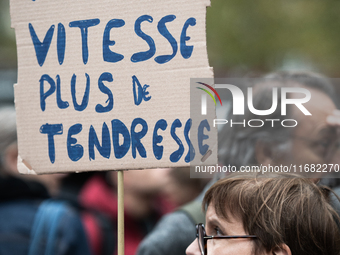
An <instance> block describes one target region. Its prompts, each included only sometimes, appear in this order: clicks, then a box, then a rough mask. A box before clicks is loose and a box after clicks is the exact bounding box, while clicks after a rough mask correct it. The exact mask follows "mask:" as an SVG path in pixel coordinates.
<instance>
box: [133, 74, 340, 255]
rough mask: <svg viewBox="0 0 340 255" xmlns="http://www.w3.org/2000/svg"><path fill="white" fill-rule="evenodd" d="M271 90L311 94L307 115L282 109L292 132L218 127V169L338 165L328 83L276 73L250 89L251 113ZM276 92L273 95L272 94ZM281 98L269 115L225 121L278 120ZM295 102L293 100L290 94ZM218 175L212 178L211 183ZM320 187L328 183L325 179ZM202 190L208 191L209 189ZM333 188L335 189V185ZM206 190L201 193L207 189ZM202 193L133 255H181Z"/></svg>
mask: <svg viewBox="0 0 340 255" xmlns="http://www.w3.org/2000/svg"><path fill="white" fill-rule="evenodd" d="M273 87H277V88H282V87H300V88H306V89H308V90H309V91H310V92H311V98H312V100H311V101H309V102H308V103H306V104H304V106H305V107H306V108H307V109H308V110H309V111H310V112H311V113H312V116H306V115H304V114H302V112H301V111H299V109H297V108H296V109H295V108H293V107H288V111H287V115H286V116H283V117H284V119H296V120H297V121H298V123H299V124H298V126H297V127H296V128H284V127H282V126H280V125H276V127H275V128H272V127H271V122H266V121H265V123H266V125H265V126H263V127H261V128H252V127H249V126H246V127H243V125H236V126H235V127H233V128H230V126H228V125H224V127H223V129H222V131H221V132H220V133H219V138H218V139H219V160H220V163H221V164H222V165H226V166H228V165H229V164H230V165H231V166H236V167H237V168H238V169H239V168H240V167H241V166H250V165H261V164H262V165H269V164H270V165H272V166H275V165H280V164H283V165H288V164H289V165H290V164H296V165H303V164H305V163H308V164H312V163H313V164H327V163H339V158H337V155H338V154H339V150H338V141H339V135H338V129H339V126H340V121H339V120H340V115H339V111H338V110H337V107H336V101H335V99H336V96H335V92H334V89H333V87H332V84H331V83H330V82H329V81H328V79H326V78H325V77H323V76H321V75H319V74H316V73H311V72H300V71H298V72H297V71H287V72H283V71H282V72H276V73H272V74H269V75H267V76H266V77H264V78H263V79H258V80H257V82H256V83H255V84H254V85H253V105H254V108H255V109H259V110H261V109H262V110H266V109H270V108H271V105H272V89H273ZM278 91H279V90H278ZM280 94H281V93H278V109H277V110H276V111H275V112H274V113H273V114H271V115H270V116H256V117H255V116H254V115H253V114H252V113H251V112H249V111H246V112H245V115H244V116H239V117H238V116H237V115H235V116H232V115H231V112H232V107H230V109H229V113H228V114H227V116H226V119H229V118H232V119H233V121H234V122H242V121H243V119H245V120H246V122H247V121H248V120H249V119H263V120H265V119H282V118H283V117H282V116H281V111H280V110H281V97H280ZM290 96H291V97H296V96H297V95H294V94H293V95H290ZM220 177H223V175H221V176H220V175H219V174H215V176H214V180H213V181H212V183H213V182H214V181H216V180H218V179H219V178H220ZM325 182H328V181H327V179H326V181H325ZM212 183H210V184H208V185H207V188H209V185H211V184H212ZM335 185H336V184H335ZM207 188H206V189H207ZM204 193H205V192H204V191H203V193H202V194H201V195H200V196H199V197H197V198H196V199H195V200H194V201H193V202H192V203H191V204H190V205H189V207H190V208H191V209H190V210H189V213H188V210H177V211H175V212H173V213H171V214H168V215H165V216H164V217H163V218H162V219H161V220H160V222H159V223H158V224H157V226H156V227H155V229H154V231H153V232H151V233H150V234H149V235H148V236H147V237H146V238H145V239H144V240H143V241H142V243H141V244H140V246H139V248H138V252H137V254H138V255H171V254H177V255H183V254H185V249H186V248H187V247H188V245H189V244H190V243H191V242H192V241H193V240H194V239H195V235H194V234H193V233H194V231H195V223H196V224H197V223H199V222H200V221H198V220H196V219H203V220H202V221H204V215H203V214H201V215H200V216H197V215H194V214H193V213H192V212H195V214H197V213H198V214H199V213H200V209H199V208H200V205H201V202H202V199H203V197H204Z"/></svg>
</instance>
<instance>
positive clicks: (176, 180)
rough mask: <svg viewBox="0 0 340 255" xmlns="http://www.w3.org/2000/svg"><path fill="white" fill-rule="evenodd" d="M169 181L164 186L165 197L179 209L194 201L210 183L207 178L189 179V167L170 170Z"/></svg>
mask: <svg viewBox="0 0 340 255" xmlns="http://www.w3.org/2000/svg"><path fill="white" fill-rule="evenodd" d="M168 173H169V177H170V181H169V182H168V184H167V185H166V186H165V189H164V193H165V197H166V198H167V199H169V200H170V202H171V203H172V204H173V205H174V206H175V207H179V206H182V205H185V204H186V203H188V202H190V201H192V200H193V199H195V198H196V197H197V196H198V195H199V194H200V193H201V192H202V190H203V189H204V187H205V185H206V184H207V183H208V182H209V181H210V179H208V178H190V167H178V168H171V170H170V171H169V172H168Z"/></svg>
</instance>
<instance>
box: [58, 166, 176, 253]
mask: <svg viewBox="0 0 340 255" xmlns="http://www.w3.org/2000/svg"><path fill="white" fill-rule="evenodd" d="M170 171H171V169H170V168H168V169H144V170H130V171H125V172H124V211H125V214H124V221H125V222H124V224H125V228H124V232H125V255H134V254H135V253H136V249H137V246H138V245H139V243H140V241H141V240H142V239H143V238H144V237H145V236H146V234H147V233H149V232H150V231H151V230H152V229H153V227H154V226H155V224H156V222H157V221H158V220H159V218H160V217H161V216H162V215H163V214H165V213H168V212H170V211H171V210H173V209H174V205H173V203H171V202H169V201H168V199H166V195H165V194H164V193H163V190H164V187H166V186H168V185H169V182H171V180H170ZM116 192H117V172H115V171H109V172H88V173H79V174H76V173H74V174H70V175H69V176H67V177H65V178H64V179H63V180H62V185H61V192H60V194H59V196H58V197H59V198H61V199H64V200H68V201H71V202H72V204H73V205H74V206H75V207H76V208H78V209H79V212H80V213H81V215H82V221H83V223H84V226H85V229H86V233H87V235H88V237H89V240H90V244H91V249H92V252H93V254H95V255H114V254H117V216H118V215H117V211H118V210H117V209H118V208H117V193H116Z"/></svg>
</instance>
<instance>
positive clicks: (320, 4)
mask: <svg viewBox="0 0 340 255" xmlns="http://www.w3.org/2000/svg"><path fill="white" fill-rule="evenodd" d="M339 13H340V2H339V1H336V0H323V1H320V0H275V1H273V0H256V1H250V0H211V7H209V8H208V9H207V43H208V53H209V59H210V64H211V66H213V67H214V69H215V73H216V76H225V75H233V76H240V75H244V74H247V73H249V72H255V73H257V74H258V73H264V72H268V71H273V70H277V69H279V68H292V67H294V68H296V67H301V68H308V69H312V70H317V71H319V72H321V73H324V74H326V75H329V76H331V77H337V76H338V75H339V73H340V71H339V68H338V67H339V66H340V49H339V45H340V34H339V32H340V15H339ZM15 47H16V46H15V36H14V30H13V29H11V28H10V15H9V0H0V69H2V68H15V67H16V49H15Z"/></svg>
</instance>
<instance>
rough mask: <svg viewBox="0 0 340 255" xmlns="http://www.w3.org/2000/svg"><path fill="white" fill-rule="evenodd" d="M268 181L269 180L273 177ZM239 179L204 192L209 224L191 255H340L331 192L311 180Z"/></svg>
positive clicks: (279, 177)
mask: <svg viewBox="0 0 340 255" xmlns="http://www.w3.org/2000/svg"><path fill="white" fill-rule="evenodd" d="M268 177H269V176H268ZM282 177H284V176H282V175H275V176H273V175H271V176H270V178H262V177H256V176H254V175H252V176H249V175H247V176H245V175H239V176H234V177H232V178H226V179H222V180H220V181H218V182H216V183H215V184H214V185H213V186H212V187H211V188H210V189H209V190H208V191H207V193H206V194H205V197H204V200H203V206H204V209H205V210H206V224H205V225H203V224H198V225H197V226H196V230H197V238H196V240H195V241H194V242H193V243H192V244H191V245H190V246H189V247H188V248H187V250H186V254H187V255H227V254H228V255H230V254H237V255H260V254H261V255H262V254H270V255H273V254H277V255H279V254H280V255H291V254H294V255H295V254H296V255H307V254H308V255H314V254H315V255H316V254H317V255H326V254H327V255H332V254H337V255H339V254H340V232H339V225H338V224H339V222H340V218H339V216H338V215H337V214H336V212H335V211H334V210H333V208H332V207H331V205H330V204H329V203H328V194H329V192H330V190H329V189H328V188H324V187H318V186H317V185H315V184H314V183H313V182H312V181H311V180H309V179H303V178H298V177H293V178H282Z"/></svg>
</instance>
